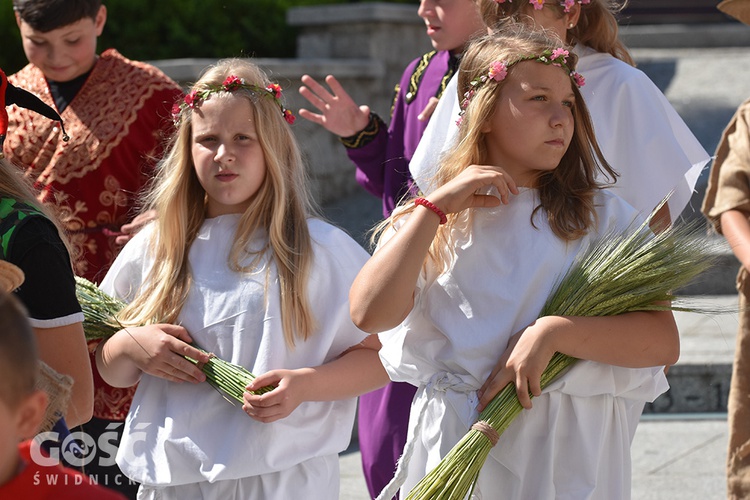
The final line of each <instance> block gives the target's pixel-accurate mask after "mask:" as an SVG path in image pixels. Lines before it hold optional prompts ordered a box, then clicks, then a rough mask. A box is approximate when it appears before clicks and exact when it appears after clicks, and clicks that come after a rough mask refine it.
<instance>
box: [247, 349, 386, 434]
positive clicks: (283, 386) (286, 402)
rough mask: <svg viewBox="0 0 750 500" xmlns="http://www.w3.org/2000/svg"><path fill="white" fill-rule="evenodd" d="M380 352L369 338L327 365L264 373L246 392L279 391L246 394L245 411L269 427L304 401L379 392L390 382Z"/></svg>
mask: <svg viewBox="0 0 750 500" xmlns="http://www.w3.org/2000/svg"><path fill="white" fill-rule="evenodd" d="M378 350H380V341H379V340H378V337H377V336H376V335H370V336H368V337H367V338H365V340H363V341H362V342H361V343H360V344H357V345H356V346H353V347H351V348H349V349H348V350H347V351H345V352H344V354H342V355H341V356H339V357H338V358H336V359H335V360H333V361H330V362H329V363H326V364H324V365H320V366H316V367H312V368H300V369H297V370H272V371H270V372H268V373H264V374H263V375H261V376H259V377H257V378H256V379H255V380H253V382H252V383H251V384H250V385H249V386H247V390H248V391H253V390H256V389H260V388H262V387H266V386H269V385H273V386H276V388H275V389H274V390H273V391H271V392H268V393H266V394H262V395H259V396H256V395H254V394H251V393H249V392H245V394H244V396H243V398H244V400H245V404H244V405H243V406H242V409H243V410H245V412H246V413H247V414H248V415H250V417H252V418H254V419H255V420H258V421H259V422H265V423H268V422H274V421H276V420H279V419H282V418H284V417H287V416H288V415H289V414H291V413H292V412H293V411H294V410H295V409H296V408H297V407H298V406H299V405H300V404H301V403H303V402H305V401H336V400H339V399H349V398H353V397H356V396H359V395H360V394H364V393H366V392H370V391H373V390H375V389H379V388H380V387H383V386H384V385H386V384H387V383H388V381H389V379H388V374H387V373H386V371H385V368H383V365H382V363H381V362H380V358H379V357H378Z"/></svg>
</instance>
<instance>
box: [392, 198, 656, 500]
mask: <svg viewBox="0 0 750 500" xmlns="http://www.w3.org/2000/svg"><path fill="white" fill-rule="evenodd" d="M596 203H597V206H598V208H597V213H598V215H599V226H598V230H596V231H592V232H590V233H589V235H587V236H585V237H584V238H582V239H580V240H576V241H573V242H567V243H566V242H565V241H563V240H561V239H559V238H557V237H556V236H555V235H554V234H553V233H552V231H551V230H550V229H549V226H548V225H547V223H546V221H545V220H543V219H542V218H541V217H537V218H536V219H535V222H536V225H537V227H538V229H535V228H534V227H532V225H531V224H530V222H529V221H530V215H531V212H532V210H533V208H534V207H535V206H536V205H537V204H538V196H537V191H536V190H534V189H528V188H522V189H521V193H520V194H519V195H518V196H515V197H513V198H512V199H511V202H510V204H509V205H506V206H500V207H498V208H493V209H479V210H476V211H475V219H474V221H473V225H472V227H471V235H472V236H470V237H462V238H461V239H460V240H459V241H458V242H457V244H456V248H457V257H456V261H455V262H454V263H453V264H452V266H451V268H450V270H449V271H448V272H447V273H445V274H443V275H440V276H436V272H435V270H434V268H430V267H428V269H427V270H426V272H424V273H422V276H421V277H420V279H419V282H418V285H417V293H416V298H415V305H414V308H413V310H412V311H411V313H410V314H409V315H408V317H407V318H406V320H405V321H404V322H403V323H402V324H401V325H400V326H399V327H397V328H395V329H393V330H391V331H389V332H386V333H383V334H381V335H380V337H381V341H382V342H383V349H382V350H381V352H380V355H381V359H382V361H383V364H384V366H385V367H386V370H387V371H388V373H389V375H390V377H391V379H392V380H395V381H406V382H409V383H412V384H414V385H416V386H418V387H419V390H418V392H417V395H416V396H415V399H414V402H413V404H412V410H411V414H410V420H409V424H410V428H409V439H412V438H413V437H414V436H415V434H416V436H417V437H416V439H415V440H414V441H413V446H414V449H413V452H412V453H413V455H412V456H411V460H410V461H409V465H408V477H407V481H406V483H405V484H404V488H403V492H406V491H409V490H410V489H411V488H412V487H413V486H414V485H415V484H416V483H417V482H418V481H419V480H420V479H421V478H422V477H424V475H425V474H426V473H427V472H428V471H429V470H431V469H432V468H434V466H435V465H437V463H438V462H439V460H440V459H441V458H442V457H443V456H445V454H446V453H447V452H448V451H449V450H450V449H451V448H452V447H453V446H454V445H455V444H456V443H457V442H458V441H459V440H460V439H461V437H463V435H464V434H465V433H466V432H467V431H468V429H469V427H470V426H471V425H472V424H473V423H474V422H475V421H476V418H477V412H476V410H475V407H476V405H477V398H476V394H475V391H476V390H477V389H478V388H479V387H480V386H481V385H482V384H483V383H484V381H485V380H486V379H487V377H488V376H489V374H490V372H491V370H492V368H493V367H494V366H495V364H496V363H497V360H498V359H499V358H500V355H501V354H502V353H503V352H504V350H505V349H506V347H507V344H508V339H509V337H510V336H511V335H512V334H514V333H516V332H518V331H520V330H521V329H522V328H524V327H526V326H527V325H529V324H530V323H532V322H533V321H534V320H535V319H536V318H537V317H538V315H539V312H540V311H541V308H542V306H543V304H544V302H545V300H546V299H547V297H548V296H549V294H550V293H551V291H552V289H553V286H554V284H555V281H556V280H557V279H558V278H559V277H561V276H562V274H564V272H565V271H566V270H567V268H568V267H569V266H570V265H571V263H572V262H573V260H574V258H575V256H576V254H578V253H579V252H580V250H581V249H582V248H585V246H586V245H587V244H588V243H589V242H590V241H592V239H595V238H597V237H598V235H599V234H602V233H605V232H606V231H607V230H614V229H617V230H622V229H624V228H625V227H627V226H628V224H629V223H630V222H631V221H632V220H633V218H634V216H635V210H634V209H633V208H632V207H631V206H630V205H628V204H627V203H625V202H624V201H623V200H622V199H620V198H618V197H616V196H614V195H612V194H611V193H610V192H608V191H606V190H605V191H602V192H600V193H599V194H597V198H596ZM667 388H668V384H667V381H666V377H665V375H664V373H663V367H654V368H648V369H628V368H620V367H615V366H611V365H605V364H601V363H596V362H591V361H578V362H577V364H576V365H574V366H573V368H572V369H570V370H569V371H568V372H566V373H565V374H563V375H562V376H561V377H560V378H558V379H557V380H556V381H554V382H553V383H552V384H551V385H550V386H549V387H548V388H547V389H546V390H545V391H544V393H543V394H542V395H541V396H540V397H537V398H534V399H533V401H532V403H533V408H532V409H531V410H529V411H523V412H522V414H521V415H520V416H519V417H518V418H517V419H516V420H515V421H514V422H513V423H512V424H511V426H510V427H509V428H508V429H507V430H506V431H505V433H504V434H503V435H502V436H501V437H500V441H499V442H498V444H497V446H496V447H495V448H493V450H492V452H491V455H490V458H489V459H488V461H487V462H486V464H485V466H484V469H483V471H482V474H481V476H480V482H479V485H478V487H479V490H477V491H475V493H476V494H477V495H478V497H479V498H498V496H497V492H498V491H502V498H503V499H519V500H526V499H529V498H540V499H541V498H557V499H560V498H571V499H577V500H580V499H584V498H586V499H607V500H612V499H625V498H629V496H630V442H631V439H632V437H633V434H634V432H635V427H636V425H637V422H638V419H639V416H640V413H641V410H642V408H643V405H644V404H645V402H646V401H653V400H654V399H655V398H656V397H657V396H658V395H659V394H661V393H663V392H664V391H666V390H667ZM408 449H409V444H407V450H408ZM406 454H407V451H405V455H406ZM482 492H484V496H481V493H482Z"/></svg>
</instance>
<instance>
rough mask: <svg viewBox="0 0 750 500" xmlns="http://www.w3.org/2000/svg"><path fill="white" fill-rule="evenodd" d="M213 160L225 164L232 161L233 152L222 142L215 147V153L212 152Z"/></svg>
mask: <svg viewBox="0 0 750 500" xmlns="http://www.w3.org/2000/svg"><path fill="white" fill-rule="evenodd" d="M214 161H215V162H216V163H218V164H219V166H221V165H226V164H227V163H229V162H232V161H234V154H232V151H231V149H230V148H229V147H227V145H226V144H224V143H222V144H219V146H218V147H217V148H216V154H214Z"/></svg>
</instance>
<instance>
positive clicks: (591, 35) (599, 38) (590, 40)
mask: <svg viewBox="0 0 750 500" xmlns="http://www.w3.org/2000/svg"><path fill="white" fill-rule="evenodd" d="M626 5H627V0H623V1H619V0H591V1H590V3H588V4H581V5H580V7H581V16H580V17H579V18H578V23H577V24H576V25H575V26H574V27H572V28H571V29H569V30H568V31H567V34H568V39H567V40H566V42H567V43H568V44H570V45H575V44H576V43H580V44H581V45H586V46H588V47H591V48H592V49H594V50H596V51H597V52H603V53H606V54H610V55H612V56H613V57H616V58H617V59H620V60H622V61H624V62H626V63H628V64H630V65H631V66H635V61H634V60H633V56H631V55H630V52H629V51H628V48H627V47H626V46H625V44H623V43H622V41H621V40H620V38H619V35H618V33H619V27H618V24H617V18H616V17H615V15H616V14H617V13H618V12H620V11H622V9H624V8H625V6H626ZM545 7H549V8H552V9H556V10H557V11H558V15H559V17H562V16H563V15H564V14H565V12H564V10H563V7H562V6H561V5H560V4H557V3H549V4H546V5H545ZM532 8H533V7H532V6H531V5H530V4H529V2H526V1H524V0H521V1H517V2H504V3H497V2H495V1H494V0H479V10H480V13H481V15H482V18H483V19H484V23H485V24H486V25H487V26H488V27H490V28H494V27H495V25H496V24H497V23H498V22H501V21H503V20H504V19H513V20H514V21H523V20H524V18H527V17H528V16H529V13H530V9H532Z"/></svg>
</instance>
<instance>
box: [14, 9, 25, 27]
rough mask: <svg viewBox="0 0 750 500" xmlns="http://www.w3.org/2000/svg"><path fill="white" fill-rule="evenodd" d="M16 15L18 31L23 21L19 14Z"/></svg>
mask: <svg viewBox="0 0 750 500" xmlns="http://www.w3.org/2000/svg"><path fill="white" fill-rule="evenodd" d="M14 14H15V15H16V26H18V29H19V30H20V29H21V23H22V22H23V20H21V15H20V14H19V13H18V12H14Z"/></svg>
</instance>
